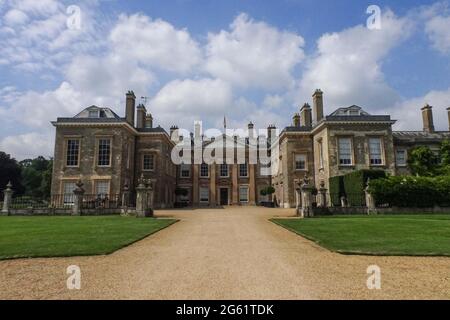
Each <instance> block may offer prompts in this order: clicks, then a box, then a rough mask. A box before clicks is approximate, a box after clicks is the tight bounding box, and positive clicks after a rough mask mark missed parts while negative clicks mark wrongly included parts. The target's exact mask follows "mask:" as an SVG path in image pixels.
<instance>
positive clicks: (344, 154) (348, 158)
mask: <svg viewBox="0 0 450 320" xmlns="http://www.w3.org/2000/svg"><path fill="white" fill-rule="evenodd" d="M351 148H352V142H351V140H350V138H340V139H339V164H342V165H350V164H352V149H351Z"/></svg>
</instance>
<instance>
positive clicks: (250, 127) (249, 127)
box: [247, 121, 255, 139]
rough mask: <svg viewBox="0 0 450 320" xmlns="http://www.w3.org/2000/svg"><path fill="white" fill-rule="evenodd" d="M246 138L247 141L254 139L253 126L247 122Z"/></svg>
mask: <svg viewBox="0 0 450 320" xmlns="http://www.w3.org/2000/svg"><path fill="white" fill-rule="evenodd" d="M247 128H248V137H249V139H254V138H255V125H254V124H253V122H251V121H250V122H249V123H248V126H247Z"/></svg>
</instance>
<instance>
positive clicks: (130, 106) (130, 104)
mask: <svg viewBox="0 0 450 320" xmlns="http://www.w3.org/2000/svg"><path fill="white" fill-rule="evenodd" d="M135 108H136V96H135V95H134V92H133V91H128V92H127V94H126V104H125V119H126V121H127V122H128V123H129V124H131V125H132V126H133V127H134V109H135Z"/></svg>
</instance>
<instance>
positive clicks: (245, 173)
mask: <svg viewBox="0 0 450 320" xmlns="http://www.w3.org/2000/svg"><path fill="white" fill-rule="evenodd" d="M239 176H240V177H247V176H248V167H247V164H246V163H244V164H240V165H239Z"/></svg>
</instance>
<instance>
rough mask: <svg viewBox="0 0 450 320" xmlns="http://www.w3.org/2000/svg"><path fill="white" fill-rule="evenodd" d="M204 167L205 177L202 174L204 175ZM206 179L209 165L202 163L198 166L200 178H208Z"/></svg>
mask: <svg viewBox="0 0 450 320" xmlns="http://www.w3.org/2000/svg"><path fill="white" fill-rule="evenodd" d="M205 167H206V175H204V174H203V173H204V171H203V170H204V169H205ZM208 177H209V165H208V164H206V163H202V164H201V165H200V178H208Z"/></svg>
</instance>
